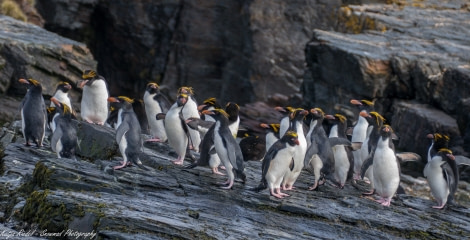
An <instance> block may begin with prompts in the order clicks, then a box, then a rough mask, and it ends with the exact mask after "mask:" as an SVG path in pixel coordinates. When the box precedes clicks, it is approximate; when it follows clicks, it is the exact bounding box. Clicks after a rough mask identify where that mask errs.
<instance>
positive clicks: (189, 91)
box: [178, 86, 194, 96]
mask: <svg viewBox="0 0 470 240" xmlns="http://www.w3.org/2000/svg"><path fill="white" fill-rule="evenodd" d="M179 94H186V95H190V96H192V95H194V91H193V88H192V87H187V86H183V87H180V88H179V89H178V95H179Z"/></svg>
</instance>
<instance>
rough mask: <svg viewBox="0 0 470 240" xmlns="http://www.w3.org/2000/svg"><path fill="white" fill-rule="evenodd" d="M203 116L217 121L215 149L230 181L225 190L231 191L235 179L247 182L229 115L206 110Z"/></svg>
mask: <svg viewBox="0 0 470 240" xmlns="http://www.w3.org/2000/svg"><path fill="white" fill-rule="evenodd" d="M203 114H209V115H212V117H213V118H214V119H215V120H216V122H215V124H214V134H213V136H214V147H215V150H216V152H217V155H218V156H219V158H220V161H221V162H222V164H223V165H224V166H225V169H226V172H227V176H228V179H227V181H226V182H225V183H224V185H227V186H226V187H223V188H224V189H230V188H231V187H232V186H233V183H234V180H235V178H240V179H241V180H242V181H243V182H245V180H246V175H245V173H244V168H245V166H244V160H243V154H242V151H241V149H240V146H239V145H238V143H237V141H236V140H235V138H234V137H233V135H232V133H231V132H230V129H229V120H228V117H229V116H228V114H227V113H226V112H225V111H224V110H222V109H214V110H205V111H203Z"/></svg>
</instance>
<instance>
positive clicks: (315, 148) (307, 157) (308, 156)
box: [304, 142, 318, 167]
mask: <svg viewBox="0 0 470 240" xmlns="http://www.w3.org/2000/svg"><path fill="white" fill-rule="evenodd" d="M315 154H318V144H317V143H316V142H312V144H310V146H309V148H308V149H307V153H306V154H305V159H304V166H306V167H308V166H310V161H311V160H312V157H313V156H314V155H315Z"/></svg>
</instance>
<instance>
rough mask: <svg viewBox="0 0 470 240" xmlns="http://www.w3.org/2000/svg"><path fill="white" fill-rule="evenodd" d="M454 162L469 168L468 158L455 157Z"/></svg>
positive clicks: (469, 160) (469, 161)
mask: <svg viewBox="0 0 470 240" xmlns="http://www.w3.org/2000/svg"><path fill="white" fill-rule="evenodd" d="M455 162H456V163H457V165H467V166H470V158H468V157H465V156H462V155H457V156H455Z"/></svg>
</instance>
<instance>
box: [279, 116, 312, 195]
mask: <svg viewBox="0 0 470 240" xmlns="http://www.w3.org/2000/svg"><path fill="white" fill-rule="evenodd" d="M307 114H308V111H305V110H304V109H301V108H297V109H292V112H291V113H290V114H289V125H290V126H289V130H292V131H294V132H296V133H297V139H298V141H299V144H298V145H296V146H295V153H294V168H293V169H292V170H290V171H287V172H286V174H285V175H284V179H283V180H282V184H281V187H282V190H292V189H293V188H294V183H295V181H296V180H297V178H298V177H299V175H300V172H301V171H302V169H303V167H304V159H305V153H306V152H307V140H306V139H305V134H304V128H303V121H304V118H305V116H306V115H307Z"/></svg>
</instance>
